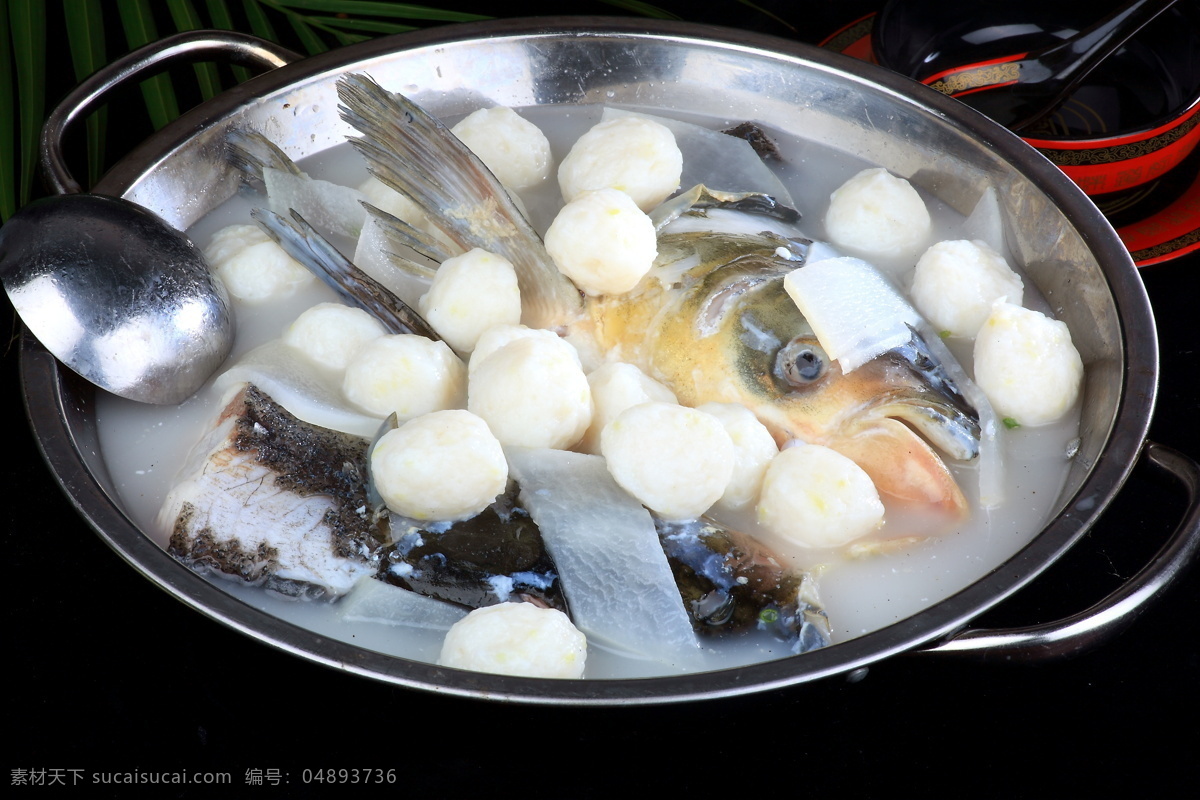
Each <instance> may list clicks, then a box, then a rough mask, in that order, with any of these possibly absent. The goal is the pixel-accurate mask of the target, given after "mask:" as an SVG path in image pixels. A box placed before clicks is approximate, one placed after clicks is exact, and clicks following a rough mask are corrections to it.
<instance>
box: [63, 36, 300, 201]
mask: <svg viewBox="0 0 1200 800" xmlns="http://www.w3.org/2000/svg"><path fill="white" fill-rule="evenodd" d="M216 56H220V57H222V58H224V59H227V60H228V61H230V62H232V63H234V64H238V65H240V66H247V67H262V68H265V69H275V68H278V67H282V66H285V65H287V64H290V63H291V62H293V61H298V60H300V58H301V56H300V54H299V53H295V52H293V51H291V50H288V49H287V48H285V47H280V46H279V45H276V44H273V43H271V42H268V41H266V40H264V39H259V38H258V37H256V36H249V35H247V34H244V33H236V32H234V31H216V30H202V31H186V32H184V33H178V34H175V35H174V36H168V37H166V38H164V39H160V40H159V41H157V42H152V43H151V44H148V45H146V46H145V47H141V48H139V49H137V50H134V51H133V52H132V53H129V54H128V55H126V56H123V57H121V58H119V59H117V60H116V61H114V62H112V63H111V64H109V65H108V66H106V67H102V68H101V69H99V70H97V71H96V72H95V73H94V74H92V75H91V76H89V77H88V78H87V79H86V80H84V81H83V83H81V84H79V86H77V87H75V89H74V90H73V91H72V92H71V93H70V94H68V95H67V96H66V97H65V98H63V100H62V102H61V103H59V104H58V106H57V107H56V108H55V109H54V111H52V112H51V113H50V116H49V117H47V118H46V124H45V125H44V126H43V127H42V141H41V161H42V174H43V176H44V177H45V180H46V184H47V188H49V189H51V190H53V191H54V192H56V193H57V194H74V193H77V192H80V191H82V188H81V187H80V185H79V183H78V182H76V180H75V179H74V178H73V177H72V176H71V172H70V170H68V169H67V165H66V161H65V160H64V159H63V155H62V140H63V135H64V134H65V133H66V130H67V127H68V126H69V125H70V124H71V123H72V122H74V121H75V120H77V119H81V118H84V117H86V116H87V115H88V114H90V113H91V112H92V111H94V110H96V109H97V108H99V107H100V106H101V105H103V104H104V103H105V102H106V100H107V98H108V95H109V93H110V92H112V91H113V90H114V89H116V88H118V87H120V86H123V85H125V84H127V83H128V82H130V81H131V80H134V79H137V78H139V77H141V76H143V75H144V74H145V73H147V72H155V73H157V72H161V71H162V70H164V69H166V68H167V67H169V66H171V65H172V64H174V63H176V62H180V61H182V62H192V61H201V60H204V59H206V58H213V57H216Z"/></svg>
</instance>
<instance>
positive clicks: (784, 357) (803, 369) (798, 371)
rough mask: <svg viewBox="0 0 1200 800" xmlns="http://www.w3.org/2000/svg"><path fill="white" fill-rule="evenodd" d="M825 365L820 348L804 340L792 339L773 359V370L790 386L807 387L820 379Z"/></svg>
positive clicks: (823, 353)
mask: <svg viewBox="0 0 1200 800" xmlns="http://www.w3.org/2000/svg"><path fill="white" fill-rule="evenodd" d="M827 363H828V360H827V358H826V356H825V352H824V351H823V350H821V348H820V346H818V345H816V344H814V343H813V342H811V341H808V340H805V339H793V340H792V341H791V342H788V343H787V345H785V346H784V347H782V348H780V350H779V355H778V356H776V358H775V370H776V372H777V373H778V375H779V377H781V378H782V379H783V380H785V381H787V382H788V383H790V384H791V385H792V386H808V385H809V384H811V383H813V382H814V381H817V380H820V379H821V377H822V376H823V375H824V374H825V372H826V369H827V367H826V365H827Z"/></svg>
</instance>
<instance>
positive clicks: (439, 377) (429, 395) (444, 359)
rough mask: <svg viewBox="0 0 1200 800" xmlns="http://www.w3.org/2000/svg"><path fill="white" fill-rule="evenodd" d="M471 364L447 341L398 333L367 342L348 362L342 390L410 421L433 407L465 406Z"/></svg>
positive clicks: (368, 406) (376, 411) (373, 409)
mask: <svg viewBox="0 0 1200 800" xmlns="http://www.w3.org/2000/svg"><path fill="white" fill-rule="evenodd" d="M466 385H467V368H466V366H465V365H464V364H463V363H462V361H460V360H459V358H458V356H456V355H454V352H453V351H452V350H451V349H450V348H449V346H447V345H446V343H445V342H434V341H431V340H430V339H426V338H425V337H424V336H417V335H415V334H410V333H399V334H392V335H388V336H380V337H379V338H378V339H373V340H371V341H370V342H367V343H366V344H365V345H363V346H362V347H361V348H359V350H358V351H356V352H355V353H354V356H353V357H352V358H351V359H350V363H349V364H347V365H346V374H345V376H344V377H343V379H342V394H344V395H345V397H346V399H347V400H349V401H350V402H352V403H354V404H355V405H356V406H358V407H359V408H361V409H362V410H363V411H366V412H367V413H368V414H373V415H375V416H377V417H380V418H383V417H386V416H387V415H389V414H391V413H393V412H395V414H396V416H397V417H398V418H399V419H400V420H401V421H404V420H409V419H412V418H413V417H417V416H420V415H421V414H428V413H429V412H431V411H441V410H443V409H447V408H461V407H462V405H463V397H464V395H465V390H466Z"/></svg>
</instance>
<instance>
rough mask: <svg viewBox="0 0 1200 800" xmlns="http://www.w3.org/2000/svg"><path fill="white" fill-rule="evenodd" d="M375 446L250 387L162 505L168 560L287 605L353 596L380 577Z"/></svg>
mask: <svg viewBox="0 0 1200 800" xmlns="http://www.w3.org/2000/svg"><path fill="white" fill-rule="evenodd" d="M368 444H369V442H368V440H366V439H364V438H362V437H358V436H352V435H349V434H342V433H337V432H335V431H330V430H327V429H324V428H319V427H317V426H315V425H310V424H308V423H306V422H302V421H301V420H298V419H296V418H295V417H294V416H292V415H291V414H289V413H288V412H287V411H286V410H284V409H283V408H282V407H281V406H279V405H278V404H276V403H275V402H274V401H273V400H271V398H270V397H268V396H267V395H266V394H265V393H263V392H262V391H260V390H259V389H257V388H255V387H254V386H251V385H249V384H246V385H244V386H243V387H242V388H241V389H239V390H236V392H235V393H234V394H233V395H232V399H230V401H229V402H228V403H227V404H226V405H225V406H224V409H223V410H222V412H221V414H220V415H219V417H218V418H217V420H216V422H215V424H214V426H213V427H212V428H211V429H210V430H209V431H208V432H207V433H206V434H205V436H204V437H203V438H202V439H201V441H200V442H199V443H198V444H197V445H196V446H195V447H194V448H193V450H192V452H191V454H190V455H189V458H188V461H187V463H186V464H185V466H184V468H183V470H181V473H180V474H181V480H180V482H179V483H177V484H176V485H175V486H174V487H173V488H172V489H171V491H170V492H169V493H168V495H167V498H166V500H165V501H164V504H163V507H162V510H161V511H160V512H159V518H158V520H159V525H160V527H161V528H162V529H163V530H164V531H166V532H167V533H168V535H169V544H168V548H167V549H168V551H169V552H170V553H171V554H172V555H174V556H175V557H176V558H177V559H179V560H180V561H182V562H183V563H184V564H187V565H188V566H190V567H191V568H193V569H195V570H196V571H198V572H207V573H212V574H215V575H217V576H219V577H223V578H228V579H230V580H234V581H238V582H241V583H245V584H249V585H261V586H263V587H264V588H266V589H269V590H271V591H273V592H275V593H277V594H280V595H283V596H287V597H295V598H303V599H315V598H319V597H331V598H332V597H337V596H340V595H342V594H344V593H346V592H348V591H350V589H351V588H352V587H353V586H354V583H355V581H357V580H358V579H359V578H361V577H363V576H367V575H374V574H375V573H376V571H377V570H378V557H377V555H376V554H375V551H376V550H377V548H378V544H379V542H378V541H377V536H376V524H375V523H374V522H373V520H372V519H371V515H370V514H369V513H368V510H367V509H368V505H367V499H366V485H367V480H366V477H367V462H366V454H367V446H368Z"/></svg>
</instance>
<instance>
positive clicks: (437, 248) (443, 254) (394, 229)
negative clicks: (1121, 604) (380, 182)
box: [362, 201, 456, 278]
mask: <svg viewBox="0 0 1200 800" xmlns="http://www.w3.org/2000/svg"><path fill="white" fill-rule="evenodd" d="M362 207H363V208H365V209H366V210H367V213H368V214H369V215H370V216H371V219H372V220H374V221H375V224H376V225H378V226H379V227H380V229H381V230H382V231H383V233H384V236H385V237H386V238H387V239H388V240H389V241H392V242H398V243H400V244H403V245H404V246H405V247H407V248H409V249H411V250H413V251H415V252H417V253H419V254H420V255H423V256H425V257H426V258H428V259H429V260H430V261H434V262H437V263H438V264H440V263H442V262H443V261H445V260H446V259H448V258H451V257H452V256H454V255H456V254H455V253H451V252H450V251H449V250H447V249H446V247H445V246H444V245H443V244H442V243H441V242H439V241H438V240H437V239H436V238H435V237H433V236H430V235H429V234H428V233H426V232H425V231H423V230H421V229H420V228H417V227H414V226H413V225H410V224H409V223H407V222H405V221H404V220H402V219H400V218H399V217H397V216H395V215H393V214H389V213H388V212H386V211H384V210H383V209H381V208H376V207H375V206H373V205H371V204H370V203H367V202H365V201H364V202H363V204H362ZM389 255H390V254H389ZM405 260H407V259H405ZM435 271H436V270H435V269H433V268H429V269H427V270H426V269H425V268H423V267H422V268H421V270H420V272H421V273H422V274H427V277H429V278H432V277H433V273H434V272H435Z"/></svg>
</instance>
